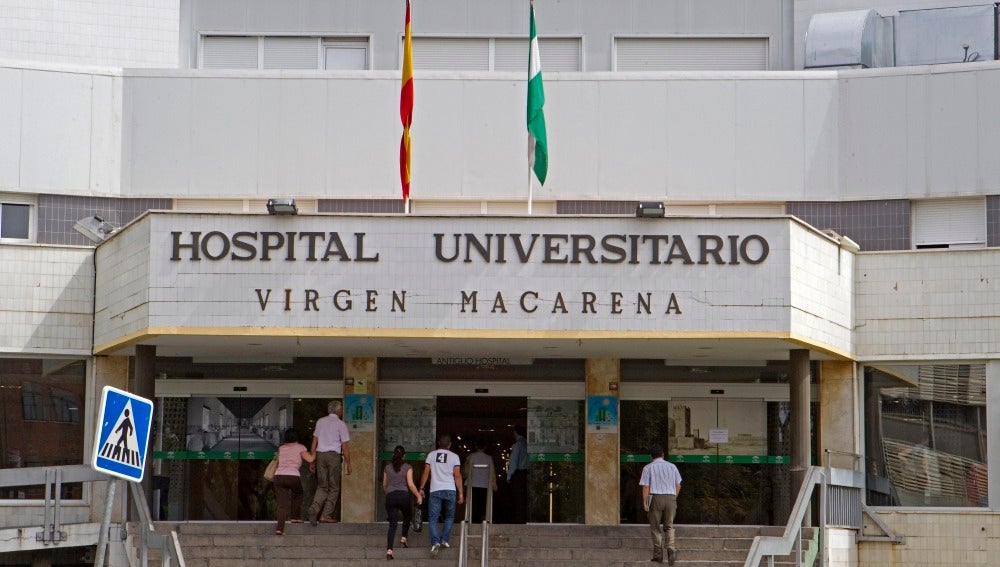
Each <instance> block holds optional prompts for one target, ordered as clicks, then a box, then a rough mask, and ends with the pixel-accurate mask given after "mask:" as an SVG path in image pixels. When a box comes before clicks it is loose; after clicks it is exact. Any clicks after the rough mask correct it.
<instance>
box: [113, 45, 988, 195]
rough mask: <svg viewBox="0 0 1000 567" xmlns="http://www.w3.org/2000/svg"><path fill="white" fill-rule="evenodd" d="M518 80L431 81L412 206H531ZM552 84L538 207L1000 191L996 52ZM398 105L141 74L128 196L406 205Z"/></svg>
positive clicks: (361, 80) (421, 94) (266, 85)
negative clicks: (988, 58)
mask: <svg viewBox="0 0 1000 567" xmlns="http://www.w3.org/2000/svg"><path fill="white" fill-rule="evenodd" d="M334 77H335V78H334ZM276 79H281V80H276ZM521 79H522V78H521V77H520V76H519V75H516V76H515V75H513V74H500V73H495V74H475V73H472V74H455V73H450V74H449V73H430V72H428V73H424V74H423V75H420V76H418V77H417V79H416V80H417V83H416V85H417V87H416V89H417V104H416V110H415V118H414V126H413V129H412V132H413V148H414V150H413V151H414V157H413V187H412V196H413V198H415V199H456V198H469V199H516V200H523V199H525V198H526V193H527V187H526V185H527V181H526V178H527V175H526V167H527V164H526V157H525V153H526V152H525V144H526V134H525V132H524V127H523V124H522V122H523V120H522V115H523V105H524V83H523V81H522V80H521ZM545 86H546V96H547V102H546V120H547V124H548V132H549V143H550V148H551V149H550V169H549V181H548V183H547V185H546V186H545V188H544V189H542V190H540V191H538V192H537V197H538V198H540V199H545V198H549V199H552V198H559V199H667V200H674V201H699V202H706V201H708V202H719V201H768V200H773V201H786V200H821V201H825V200H831V201H836V200H845V199H877V198H894V199H895V198H904V199H905V198H926V197H932V196H933V197H946V196H956V195H976V194H986V193H992V192H996V191H997V187H998V186H1000V161H998V160H995V159H990V156H992V155H995V154H997V153H998V152H1000V109H998V108H997V107H996V105H993V104H990V103H989V101H990V100H991V98H990V97H991V96H992V93H993V92H995V91H996V90H997V87H998V86H1000V64H997V63H994V62H989V63H976V64H968V65H951V66H938V67H932V68H928V67H919V68H906V69H890V70H878V71H844V72H832V71H829V72H801V73H749V74H739V73H723V74H706V73H686V74H685V73H673V74H663V75H654V76H650V75H638V74H635V75H626V74H610V73H609V74H601V75H593V74H587V75H581V74H561V75H560V74H556V73H552V74H550V75H547V76H546V83H545ZM398 97H399V94H398V78H397V77H396V76H395V74H393V73H374V74H372V73H369V74H341V75H328V74H316V73H281V74H277V73H274V74H268V75H263V76H262V75H260V74H257V73H252V74H251V73H238V72H229V73H215V74H212V75H205V74H203V73H198V72H181V71H175V72H160V71H136V72H134V73H130V76H129V78H128V79H127V82H126V92H125V99H126V104H125V116H124V124H125V126H124V128H125V134H124V135H125V138H126V140H125V148H124V150H123V152H124V156H123V163H124V164H125V168H126V169H125V172H124V174H123V176H124V177H123V181H122V187H123V192H124V193H126V194H129V195H135V196H173V195H177V196H185V197H199V196H205V197H207V196H233V197H235V196H243V197H267V196H274V195H279V194H280V195H291V196H299V197H323V196H330V197H365V196H373V197H383V198H393V197H396V196H398V194H399V187H398V185H399V182H398V172H397V169H398V166H397V162H396V160H397V152H398V136H399V131H400V126H399V124H398V117H397V112H396V107H397V105H398ZM970 101H973V102H971V103H970ZM975 101H979V102H975ZM991 126H993V127H991Z"/></svg>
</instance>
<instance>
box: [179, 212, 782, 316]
mask: <svg viewBox="0 0 1000 567" xmlns="http://www.w3.org/2000/svg"><path fill="white" fill-rule="evenodd" d="M170 234H171V239H172V248H171V255H170V260H171V261H172V262H203V261H207V262H272V261H280V262H359V263H378V262H379V261H380V258H381V256H382V251H379V250H373V249H370V248H369V247H367V246H366V241H365V238H366V236H367V233H364V232H352V233H345V234H343V235H342V234H341V233H340V232H318V231H301V232H300V231H285V232H277V231H260V232H253V231H236V232H223V231H217V230H216V231H207V232H199V231H189V232H180V231H175V232H171V233H170ZM427 248H428V250H432V251H433V252H432V254H433V255H430V253H429V256H428V260H433V261H436V262H439V263H442V264H469V265H473V266H474V265H476V264H480V265H482V264H494V265H503V264H511V263H514V264H531V263H539V264H543V265H566V266H567V268H569V269H572V267H574V266H579V265H607V266H609V267H613V266H630V265H640V264H646V265H653V266H660V265H662V266H665V267H670V266H681V267H689V268H690V267H694V266H706V265H717V266H738V265H743V264H749V265H756V264H761V263H763V262H764V261H765V260H766V259H767V257H768V254H769V253H770V246H769V244H768V242H767V239H766V238H764V237H763V236H760V235H758V234H750V235H747V236H742V235H717V234H699V235H696V236H694V237H688V238H687V239H685V238H684V237H683V236H682V235H677V234H603V235H592V234H566V233H532V234H521V233H482V234H474V233H468V232H465V233H452V234H445V233H433V234H432V235H431V239H429V240H428V243H427ZM570 273H571V272H567V275H569V274H570ZM253 293H254V294H255V299H256V302H257V304H258V305H259V307H260V310H261V311H268V310H271V309H279V310H284V311H291V310H292V308H293V305H296V306H297V305H298V301H299V300H301V301H302V305H303V307H302V309H303V310H304V311H314V312H320V311H322V310H323V309H324V308H325V307H329V308H332V309H335V310H337V311H352V310H355V309H358V308H363V309H364V310H365V311H368V312H375V311H378V310H379V308H380V307H381V306H382V305H381V303H380V301H379V295H380V293H382V292H380V291H379V290H375V289H367V290H363V291H361V293H362V296H363V298H364V305H363V307H355V301H354V299H352V298H353V297H356V296H357V294H358V291H357V290H351V289H337V290H332V294H331V298H330V301H329V302H325V301H322V300H321V292H320V290H318V289H301V290H294V289H287V288H286V289H280V290H275V289H271V288H256V289H254V290H253ZM455 293H456V302H455V305H456V307H457V308H458V309H460V312H461V313H479V312H480V302H482V303H483V304H484V307H485V309H484V311H485V310H488V311H489V312H490V313H507V312H508V310H510V309H519V310H521V311H523V312H524V313H529V314H531V313H551V314H568V313H569V312H570V308H571V307H570V306H573V308H574V309H578V310H579V312H580V313H582V314H597V313H598V310H599V308H603V309H606V311H607V313H610V314H621V313H623V312H624V309H625V306H626V305H628V306H629V307H630V309H631V307H633V306H634V308H635V313H636V314H637V315H641V314H645V315H654V314H660V313H662V314H664V315H680V314H681V313H682V311H681V306H680V304H679V302H678V299H677V297H676V294H675V293H673V292H669V291H663V290H655V291H654V290H640V291H636V292H635V297H634V301H632V299H633V298H627V297H625V293H624V292H620V291H606V292H604V294H606V295H607V297H599V296H598V292H596V291H587V290H583V291H577V292H573V293H572V295H573V297H566V296H565V295H564V293H563V292H562V291H559V290H543V291H539V290H521V291H520V292H518V293H515V294H513V295H509V294H508V295H504V293H503V292H501V291H497V290H481V289H460V290H456V291H455ZM406 294H407V290H406V289H396V290H391V300H390V301H389V305H388V307H387V308H388V309H390V310H391V311H392V312H402V313H405V312H406ZM543 295H544V296H551V299H544V300H543V299H542V297H543ZM324 304H325V305H324Z"/></svg>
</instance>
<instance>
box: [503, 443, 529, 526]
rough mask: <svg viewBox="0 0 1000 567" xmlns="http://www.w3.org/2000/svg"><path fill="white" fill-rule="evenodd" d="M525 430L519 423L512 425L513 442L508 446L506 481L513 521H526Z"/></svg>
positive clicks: (522, 522) (526, 465) (516, 522)
mask: <svg viewBox="0 0 1000 567" xmlns="http://www.w3.org/2000/svg"><path fill="white" fill-rule="evenodd" d="M526 433H527V430H526V429H525V427H524V426H523V425H521V424H517V425H515V426H514V444H513V445H511V447H510V462H509V463H508V464H507V483H508V484H510V493H511V499H512V500H513V502H512V504H513V506H512V508H513V517H512V520H513V523H515V524H525V523H527V522H528V440H527V439H526V438H525V435H526Z"/></svg>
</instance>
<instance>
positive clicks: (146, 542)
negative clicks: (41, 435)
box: [0, 465, 185, 567]
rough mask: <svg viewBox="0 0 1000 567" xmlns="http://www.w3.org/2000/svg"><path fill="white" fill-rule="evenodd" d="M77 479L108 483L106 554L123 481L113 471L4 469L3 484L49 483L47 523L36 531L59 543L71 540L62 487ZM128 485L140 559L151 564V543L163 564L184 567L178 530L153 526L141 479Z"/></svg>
mask: <svg viewBox="0 0 1000 567" xmlns="http://www.w3.org/2000/svg"><path fill="white" fill-rule="evenodd" d="M77 482H80V483H83V482H88V483H95V482H107V483H108V491H107V495H108V498H107V501H106V502H105V510H104V517H103V518H102V523H101V530H100V532H99V536H98V554H99V555H100V556H102V557H103V554H104V551H105V547H106V541H107V539H106V538H107V535H108V531H109V526H110V517H111V510H112V504H113V500H114V493H115V489H114V487H115V483H116V482H120V481H117V480H114V479H113V478H112V477H110V476H109V475H107V474H105V473H102V472H99V471H97V470H95V469H94V468H93V467H91V466H89V465H62V466H58V467H26V468H18V469H0V488H7V487H12V486H37V485H44V486H45V500H44V525H43V526H42V531H41V532H39V533H37V534H36V539H37V540H38V541H42V542H45V543H51V544H56V545H58V544H59V543H60V542H63V541H66V540H67V535H66V532H65V531H64V530H63V524H62V517H61V516H62V515H61V508H62V490H61V487H62V485H64V484H68V483H77ZM128 485H129V492H130V495H131V499H129V501H130V503H131V505H132V507H133V508H134V509H135V511H136V514H137V515H138V517H139V521H140V550H141V551H140V552H141V558H140V560H141V561H142V565H143V567H145V566H146V565H148V560H149V559H148V557H149V549H150V547H151V546H155V547H159V548H160V549H161V550H162V557H163V565H165V566H166V567H170V565H171V564H172V562H174V563H176V565H177V566H178V567H184V565H185V564H184V555H183V553H182V552H181V548H180V542H179V540H178V538H177V534H176V532H170V533H164V532H156V531H155V530H154V528H153V519H152V515H151V514H150V512H149V505H148V504H147V503H146V498H145V496H144V494H143V491H142V485H141V484H139V483H137V482H129V483H128ZM123 496H124V495H123ZM123 512H124V511H123ZM120 531H121V533H122V534H125V533H126V531H125V529H124V520H123V521H122V525H121V530H120ZM95 559H96V558H95Z"/></svg>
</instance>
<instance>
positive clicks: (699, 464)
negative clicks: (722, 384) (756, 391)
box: [621, 398, 790, 525]
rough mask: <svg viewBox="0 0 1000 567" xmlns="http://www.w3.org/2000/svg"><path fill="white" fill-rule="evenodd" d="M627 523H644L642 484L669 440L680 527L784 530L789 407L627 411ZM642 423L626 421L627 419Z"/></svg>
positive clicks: (668, 404)
mask: <svg viewBox="0 0 1000 567" xmlns="http://www.w3.org/2000/svg"><path fill="white" fill-rule="evenodd" d="M622 415H623V417H622V436H621V442H622V449H623V455H622V521H623V522H629V523H645V521H646V519H645V516H644V514H643V511H642V505H641V502H639V501H638V496H637V494H638V482H639V476H640V474H641V471H642V466H644V465H645V463H648V462H649V460H650V458H649V454H648V451H649V446H651V445H652V444H654V443H658V444H662V443H663V442H664V439H665V440H666V447H665V449H666V452H667V459H668V460H670V461H671V462H673V463H675V464H676V465H677V467H678V468H679V469H680V472H681V475H682V477H683V478H684V483H683V488H682V496H681V497H680V498H678V502H677V517H676V520H675V521H676V522H677V523H679V524H717V525H719V524H726V525H781V524H783V523H784V522H785V521H786V520H787V516H788V509H789V503H788V492H789V486H790V485H789V483H790V479H789V475H788V465H787V458H788V457H787V451H788V439H787V423H788V421H787V417H788V403H787V402H765V401H764V400H759V399H734V398H674V399H671V400H667V401H626V402H623V405H622ZM629 415H632V416H641V418H635V417H633V418H629V417H628V416H629Z"/></svg>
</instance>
